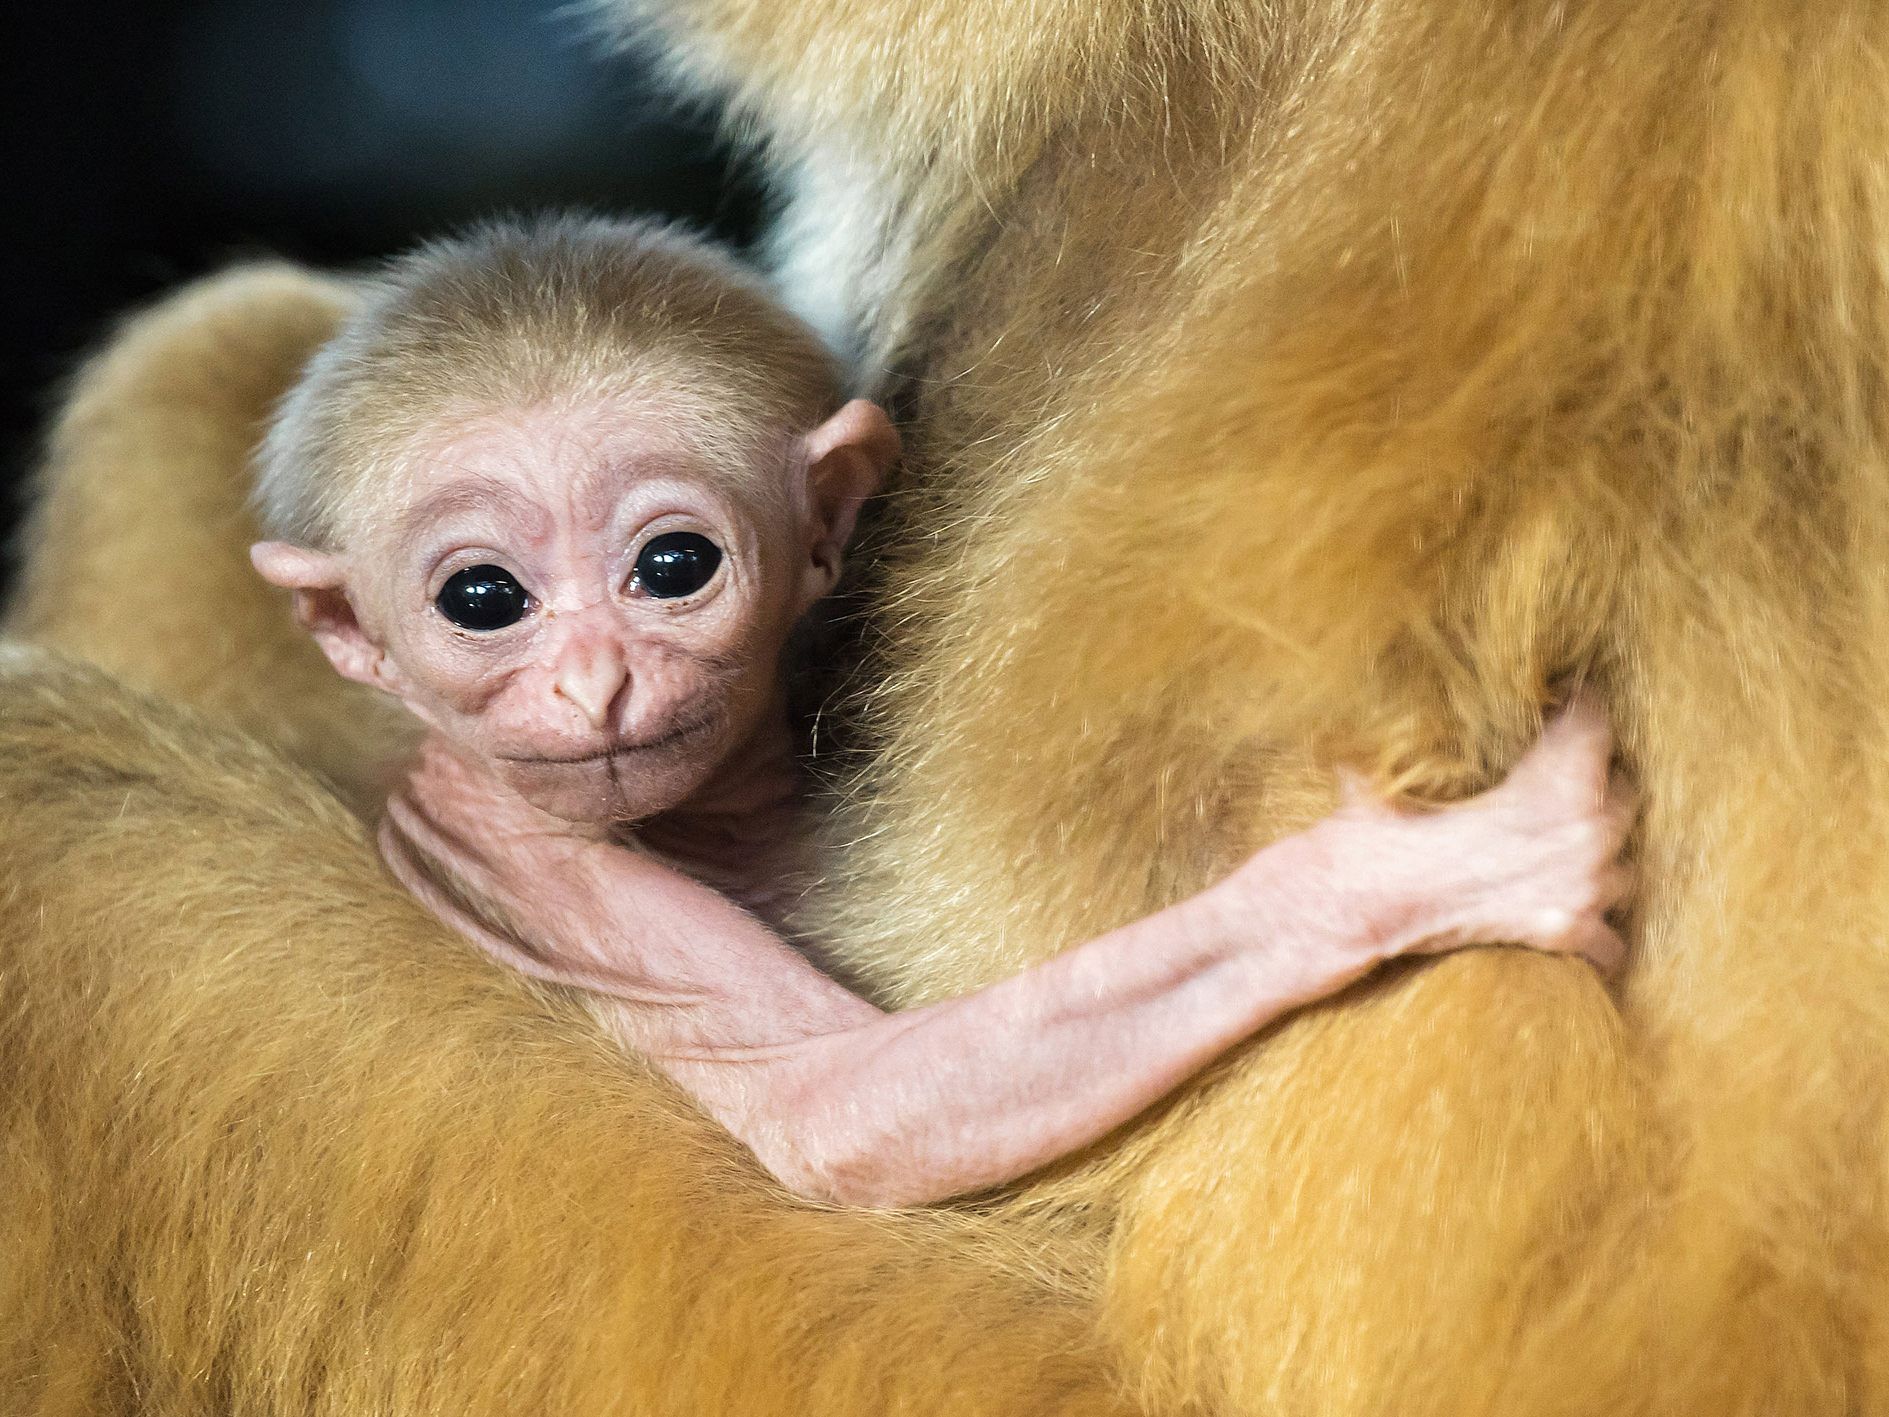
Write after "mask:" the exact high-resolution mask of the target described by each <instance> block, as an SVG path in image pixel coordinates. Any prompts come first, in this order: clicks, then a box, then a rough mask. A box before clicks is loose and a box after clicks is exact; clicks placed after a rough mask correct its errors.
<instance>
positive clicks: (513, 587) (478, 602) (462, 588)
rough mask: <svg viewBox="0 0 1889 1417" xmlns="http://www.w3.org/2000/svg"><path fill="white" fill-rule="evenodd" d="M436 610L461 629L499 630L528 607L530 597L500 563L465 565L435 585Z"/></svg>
mask: <svg viewBox="0 0 1889 1417" xmlns="http://www.w3.org/2000/svg"><path fill="white" fill-rule="evenodd" d="M437 604H438V605H439V613H440V614H442V615H444V616H445V617H446V618H447V619H448V620H450V621H452V622H453V623H454V624H455V625H457V626H459V628H460V629H462V630H502V629H504V628H505V627H506V626H507V625H516V624H517V623H518V622H519V621H520V620H522V619H524V618H525V611H526V610H528V609H530V608H531V597H530V596H528V595H526V594H525V588H524V587H523V586H521V585H520V584H519V583H518V578H517V577H516V576H514V575H513V574H512V573H511V572H510V571H508V570H506V569H505V568H504V567H503V566H468V567H466V569H465V570H463V571H455V572H453V574H452V576H451V578H450V579H448V580H447V582H446V584H445V585H443V586H441V587H440V588H439V600H438V602H437Z"/></svg>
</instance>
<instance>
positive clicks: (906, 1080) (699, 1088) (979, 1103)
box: [383, 706, 1631, 1206]
mask: <svg viewBox="0 0 1889 1417" xmlns="http://www.w3.org/2000/svg"><path fill="white" fill-rule="evenodd" d="M1609 752H1610V744H1609V738H1608V733H1607V729H1606V726H1605V724H1604V723H1603V722H1602V721H1601V720H1600V718H1599V716H1598V714H1596V713H1595V712H1593V711H1592V710H1591V709H1589V708H1585V707H1580V706H1577V707H1576V708H1575V709H1572V710H1570V711H1569V712H1567V713H1565V714H1564V715H1562V716H1561V717H1560V718H1559V719H1557V720H1556V721H1554V722H1553V723H1551V724H1550V725H1549V728H1548V730H1547V732H1546V733H1545V734H1544V736H1543V739H1542V741H1541V742H1540V743H1539V744H1538V745H1536V747H1535V748H1534V749H1533V750H1532V751H1531V752H1530V753H1529V754H1528V755H1527V756H1526V757H1525V758H1524V759H1523V761H1522V762H1521V764H1520V765H1518V767H1517V768H1516V770H1515V772H1514V773H1513V774H1511V775H1510V777H1509V778H1508V779H1507V780H1506V781H1505V782H1504V783H1503V784H1502V785H1501V786H1499V787H1498V788H1496V789H1494V790H1492V791H1490V792H1487V793H1484V794H1483V795H1481V796H1479V797H1476V798H1473V799H1470V800H1469V801H1466V802H1463V803H1460V804H1458V805H1456V806H1453V807H1450V808H1447V809H1445V810H1442V811H1439V812H1435V813H1431V814H1427V815H1415V814H1406V813H1402V812H1398V811H1395V810H1392V809H1390V808H1387V807H1384V806H1382V805H1380V804H1376V803H1372V802H1370V801H1367V800H1365V799H1364V798H1363V796H1362V794H1359V793H1353V794H1351V798H1350V800H1349V801H1348V802H1347V804H1346V805H1345V806H1344V807H1343V808H1342V809H1341V810H1340V811H1338V812H1337V813H1335V814H1334V815H1332V816H1331V817H1328V818H1326V819H1325V820H1324V821H1323V822H1321V823H1319V824H1318V825H1316V826H1315V827H1313V828H1312V829H1310V830H1308V831H1306V832H1303V833H1301V834H1299V835H1297V836H1293V837H1289V838H1286V839H1284V840H1282V841H1279V842H1276V843H1274V844H1273V845H1272V846H1269V847H1267V848H1266V849H1264V850H1262V851H1260V852H1259V853H1258V854H1256V855H1255V856H1253V857H1252V858H1251V859H1249V860H1248V861H1247V862H1246V863H1245V864H1244V865H1242V866H1241V867H1239V868H1238V869H1237V870H1236V871H1234V873H1233V874H1232V875H1230V876H1228V877H1227V878H1226V879H1225V880H1223V881H1220V882H1219V883H1217V884H1216V885H1214V886H1212V887H1209V888H1208V889H1207V890H1205V891H1202V892H1201V893H1200V894H1198V895H1195V896H1192V897H1189V898H1188V899H1186V900H1183V901H1181V902H1179V903H1178V904H1176V905H1174V906H1171V907H1169V908H1168V909H1166V910H1163V911H1161V912H1159V913H1157V914H1155V915H1151V916H1148V917H1147V918H1145V919H1142V920H1137V921H1135V922H1133V923H1132V924H1128V925H1125V926H1123V927H1122V928H1120V929H1118V930H1114V931H1111V932H1110V933H1108V934H1106V935H1103V936H1101V937H1099V938H1097V939H1094V940H1090V941H1088V942H1087V943H1085V944H1082V945H1079V946H1077V947H1075V948H1072V949H1070V950H1067V951H1065V952H1063V953H1062V954H1059V955H1057V956H1056V957H1055V958H1053V959H1050V960H1048V961H1046V962H1045V963H1043V964H1040V965H1038V966H1036V967H1035V968H1032V969H1029V970H1026V971H1024V972H1023V973H1021V974H1019V975H1016V976H1015V977H1013V978H1010V979H1007V980H1004V981H1002V982H1001V983H998V984H995V985H992V986H990V987H989V988H986V989H983V990H980V991H978V992H976V993H973V994H968V995H965V996H962V997H959V998H954V999H947V1000H944V1001H942V1002H940V1003H936V1004H933V1005H930V1006H928V1007H925V1008H920V1009H913V1010H910V1011H908V1012H903V1013H885V1012H883V1011H881V1010H879V1009H877V1008H875V1007H873V1006H872V1005H871V1004H869V1003H867V1002H866V1001H865V1000H863V999H861V998H859V997H858V996H856V995H854V994H852V993H851V992H849V991H848V990H846V989H845V988H843V987H841V986H840V985H839V984H837V983H835V982H833V981H832V980H830V979H828V978H827V977H826V976H824V975H822V974H821V973H820V972H819V971H818V970H816V969H815V968H813V966H812V965H810V964H809V963H807V962H806V960H805V959H803V958H802V957H801V956H800V955H799V954H797V953H796V952H795V951H794V950H793V949H792V948H790V947H789V946H788V945H786V944H785V943H784V942H783V941H781V940H780V939H779V938H778V937H777V936H775V935H774V934H773V933H772V932H771V931H770V930H768V929H767V927H765V926H764V925H762V924H761V923H760V922H759V921H757V920H756V919H755V918H754V917H752V916H750V915H748V914H747V913H746V912H744V911H743V910H741V909H740V908H739V907H737V906H736V905H734V904H733V903H732V902H730V901H729V900H727V899H726V898H725V897H723V896H721V895H719V894H718V893H717V892H715V891H713V890H711V889H709V888H708V887H706V886H703V885H701V884H700V883H698V882H696V881H694V880H692V879H690V878H689V877H687V876H685V875H683V874H681V873H680V872H678V871H675V870H673V869H671V868H670V867H668V866H666V865H664V864H662V863H660V862H658V861H656V860H654V859H652V858H651V857H649V856H646V855H644V854H642V853H640V852H638V851H636V850H634V849H631V848H626V847H623V846H620V845H616V844H612V843H609V842H600V841H595V840H584V839H581V838H574V837H571V836H569V835H568V834H566V833H563V832H560V831H558V830H557V829H556V824H555V823H549V822H548V821H547V820H546V819H543V818H542V817H541V814H537V813H535V812H532V811H531V809H529V808H526V807H524V805H523V804H522V803H521V802H519V801H518V799H516V798H515V797H514V798H512V799H511V802H512V804H516V806H513V805H511V804H507V803H506V802H505V801H504V800H503V797H502V795H501V794H502V793H503V789H497V791H495V792H493V793H492V794H490V797H489V800H488V798H487V796H486V795H485V793H484V792H483V790H482V788H481V784H480V782H479V780H478V779H477V777H476V776H475V775H474V774H473V773H472V772H471V771H470V770H464V771H461V772H459V775H458V776H457V777H455V776H454V775H453V774H454V771H455V770H452V769H448V770H447V771H446V772H445V773H443V774H442V773H441V772H439V771H430V772H428V773H424V774H421V775H418V776H416V779H415V781H414V783H413V784H412V785H410V787H409V789H408V791H407V792H406V793H405V794H404V795H403V796H402V797H400V798H397V799H396V800H395V801H394V803H393V804H392V805H391V806H390V812H389V819H388V825H387V828H386V829H385V831H384V833H383V842H384V846H385V849H386V852H387V855H388V859H389V861H390V862H391V863H392V864H393V866H394V869H395V870H396V872H397V873H399V874H400V875H401V877H402V878H403V879H404V880H406V881H407V883H408V884H409V885H410V886H411V887H413V888H414V889H415V891H416V893H417V894H419V895H420V896H421V898H422V899H423V900H425V901H427V903H428V904H429V905H430V906H431V907H432V908H433V909H435V910H436V911H437V912H438V913H440V914H441V915H442V916H443V917H445V918H446V919H448V920H449V921H450V922H451V923H453V924H455V925H456V926H457V927H458V928H460V929H461V930H463V931H464V932H465V933H467V934H469V935H471V936H472V937H473V938H474V939H475V940H477V941H478V942H479V943H481V944H482V945H484V946H485V947H486V948H487V949H489V950H491V951H492V952H493V953H494V954H496V955H498V956H499V957H500V958H501V959H503V960H505V961H507V962H508V963H510V964H512V965H514V966H515V967H517V968H519V969H521V970H524V971H526V972H528V973H531V974H534V975H537V976H539V977H541V978H545V979H551V980H555V981H558V982H560V983H565V984H572V985H576V986H579V987H581V988H584V989H588V990H591V991H593V992H594V993H595V994H596V995H597V996H598V999H599V1002H598V1004H597V1007H598V1009H599V1011H600V1012H601V1014H602V1016H603V1017H604V1019H605V1021H606V1023H607V1024H608V1026H609V1027H610V1028H611V1030H612V1031H613V1032H614V1033H615V1034H616V1036H618V1037H619V1038H620V1039H621V1040H622V1041H623V1042H624V1043H625V1044H626V1045H628V1046H630V1047H632V1048H634V1049H636V1050H637V1051H639V1052H642V1053H644V1054H646V1055H647V1056H649V1057H650V1058H651V1059H652V1060H654V1061H655V1062H656V1063H657V1064H658V1065H659V1066H660V1067H662V1068H663V1069H664V1071H666V1072H667V1073H668V1074H669V1075H670V1076H671V1077H672V1078H674V1079H675V1081H676V1082H677V1083H678V1084H680V1085H681V1086H682V1087H684V1088H685V1089H687V1090H688V1091H689V1092H690V1093H692V1094H693V1095H694V1096H695V1097H696V1099H697V1100H698V1101H699V1102H700V1103H701V1105H702V1106H703V1107H704V1108H705V1109H706V1110H707V1111H708V1112H709V1113H710V1114H711V1115H713V1116H714V1117H716V1118H717V1119H718V1120H720V1121H721V1122H722V1123H723V1124H724V1125H726V1126H727V1127H728V1128H729V1129H730V1130H731V1131H732V1132H734V1133H735V1134H736V1135H737V1136H739V1137H740V1138H741V1139H742V1140H743V1141H744V1142H746V1143H747V1144H748V1146H750V1147H751V1148H752V1149H753V1151H754V1153H755V1155H756V1156H757V1157H758V1158H759V1159H760V1161H761V1162H762V1164H763V1165H765V1166H766V1167H767V1168H768V1169H769V1170H770V1171H771V1172H773V1174H774V1175H775V1176H776V1177H778V1178H779V1179H780V1180H781V1181H782V1182H783V1183H784V1184H785V1185H787V1186H788V1187H789V1188H791V1189H792V1190H794V1191H796V1192H797V1193H799V1194H801V1195H804V1196H808V1197H811V1198H816V1199H822V1200H828V1201H833V1202H839V1203H845V1204H855V1205H868V1206H900V1205H920V1204H924V1203H926V1202H930V1201H936V1200H941V1199H943V1198H945V1197H948V1196H953V1195H958V1194H962V1193H964V1192H968V1191H974V1190H980V1189H983V1188H985V1187H989V1186H994V1185H998V1184H1001V1183H1003V1182H1006V1181H1009V1180H1013V1179H1015V1178H1016V1177H1018V1176H1021V1175H1023V1174H1025V1173H1027V1172H1029V1171H1031V1170H1033V1169H1035V1168H1036V1167H1039V1166H1041V1165H1044V1164H1046V1163H1047V1162H1049V1161H1052V1160H1054V1159H1056V1158H1058V1157H1060V1156H1063V1155H1066V1154H1067V1153H1069V1152H1071V1151H1074V1150H1076V1149H1078V1148H1080V1147H1082V1146H1085V1145H1087V1144H1088V1143H1090V1142H1093V1141H1095V1140H1096V1139H1098V1138H1099V1137H1101V1136H1103V1135H1104V1134H1105V1133H1107V1132H1108V1131H1110V1130H1111V1129H1113V1128H1114V1127H1116V1126H1119V1125H1120V1124H1121V1123H1123V1122H1125V1121H1127V1120H1128V1119H1129V1118H1130V1117H1132V1116H1134V1115H1135V1114H1136V1113H1137V1112H1139V1111H1141V1110H1142V1109H1143V1108H1145V1107H1147V1106H1148V1105H1149V1104H1150V1103H1152V1102H1154V1101H1156V1100H1157V1099H1158V1098H1160V1097H1161V1096H1163V1095H1164V1094H1166V1093H1167V1092H1169V1091H1170V1090H1172V1089H1173V1088H1174V1087H1175V1086H1176V1085H1177V1084H1178V1083H1180V1082H1181V1081H1183V1080H1184V1079H1186V1078H1187V1077H1189V1076H1191V1075H1192V1074H1193V1073H1195V1072H1197V1071H1199V1070H1200V1069H1201V1068H1202V1067H1203V1066H1204V1065H1206V1064H1207V1063H1208V1062H1210V1061H1211V1060H1212V1059H1213V1058H1215V1057H1216V1056H1218V1055H1219V1054H1220V1053H1222V1052H1224V1051H1225V1050H1226V1049H1227V1048H1229V1047H1230V1046H1232V1045H1233V1044H1235V1043H1237V1042H1239V1041H1240V1040H1242V1039H1244V1038H1246V1037H1248V1036H1250V1035H1251V1034H1252V1033H1253V1032H1255V1031H1256V1030H1258V1029H1260V1028H1263V1027H1264V1026H1266V1025H1267V1024H1269V1023H1271V1022H1273V1021H1274V1020H1276V1019H1278V1018H1280V1017H1281V1016H1282V1015H1284V1014H1286V1013H1288V1012H1290V1011H1291V1010H1293V1009H1295V1008H1298V1007H1301V1006H1302V1005H1305V1004H1308V1003H1311V1002H1313V1001H1314V1000H1318V999H1322V998H1326V997H1328V996H1330V995H1332V994H1334V993H1336V992H1337V991H1339V990H1340V989H1342V988H1344V987H1345V986H1346V985H1347V984H1349V983H1351V982H1352V981H1354V980H1356V979H1357V978H1359V977H1360V976H1361V975H1363V974H1365V973H1366V972H1368V971H1369V970H1370V969H1371V968H1372V967H1373V966H1375V965H1376V964H1378V963H1379V962H1381V961H1383V960H1385V959H1389V958H1391V957H1394V956H1397V955H1402V954H1411V953H1433V952H1438V951H1442V950H1447V949H1453V948H1456V947H1459V946H1462V945H1468V944H1495V943H1513V944H1521V945H1526V946H1529V947H1531V948H1536V949H1542V950H1549V951H1557V952H1563V953H1570V954H1578V955H1582V956H1585V957H1586V958H1588V959H1590V960H1592V961H1593V962H1594V963H1596V964H1598V965H1599V966H1601V967H1602V968H1603V969H1611V968H1612V967H1614V965H1616V964H1617V963H1618V959H1619V953H1620V948H1621V946H1620V942H1619V939H1618V937H1617V936H1616V935H1615V934H1614V932H1613V931H1612V930H1611V929H1610V928H1609V927H1608V925H1607V924H1606V922H1605V920H1604V918H1603V917H1604V915H1605V912H1606V911H1607V909H1608V908H1609V907H1610V906H1612V905H1613V904H1615V903H1616V902H1617V901H1618V899H1619V898H1620V896H1621V894H1622V893H1623V892H1624V890H1625V888H1626V876H1625V872H1624V870H1623V868H1622V867H1620V866H1619V865H1618V864H1617V862H1616V857H1617V854H1618V852H1619V848H1620V843H1621V840H1622V837H1623V836H1624V834H1625V832H1626V829H1627V825H1628V820H1629V817H1630V814H1631V808H1630V805H1629V803H1628V801H1627V799H1626V795H1625V793H1624V791H1623V790H1622V789H1620V788H1619V787H1617V786H1613V785H1610V782H1609V776H1608V757H1609ZM438 766H439V765H438V764H437V763H436V764H435V767H436V768H437V767H438ZM519 809H522V810H519ZM527 813H529V814H530V815H526V814H527ZM455 824H457V825H455ZM475 824H476V828H477V829H476V831H475V830H474V826H475ZM435 872H443V873H445V877H446V878H450V879H452V880H453V881H454V882H455V885H456V887H457V889H458V890H459V891H460V892H462V893H470V895H471V896H472V897H474V898H477V899H480V900H482V901H485V902H489V903H490V904H491V905H493V906H496V908H497V909H498V911H499V912H500V913H501V914H502V916H503V917H505V918H506V919H507V920H508V921H509V922H511V925H512V926H513V929H512V930H509V931H508V930H503V929H497V928H494V927H493V926H492V925H490V924H488V923H485V922H483V921H481V920H479V919H476V918H474V916H473V914H471V913H469V912H468V911H467V910H466V909H465V908H464V907H463V906H462V905H461V904H460V903H459V902H458V901H457V900H455V898H454V897H453V895H452V894H451V893H450V892H448V891H445V890H442V888H441V886H440V880H441V879H442V877H441V876H439V875H436V874H434V873H435Z"/></svg>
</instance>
